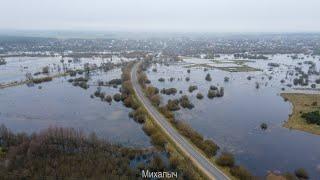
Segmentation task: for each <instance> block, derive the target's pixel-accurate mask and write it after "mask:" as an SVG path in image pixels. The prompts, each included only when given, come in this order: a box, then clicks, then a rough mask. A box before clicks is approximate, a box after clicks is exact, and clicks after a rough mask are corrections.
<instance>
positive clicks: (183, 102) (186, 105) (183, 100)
mask: <svg viewBox="0 0 320 180" xmlns="http://www.w3.org/2000/svg"><path fill="white" fill-rule="evenodd" d="M179 102H180V106H181V107H183V108H188V109H192V108H194V105H193V104H192V103H191V102H190V100H189V98H188V96H186V95H183V96H182V97H181V98H180V99H179Z"/></svg>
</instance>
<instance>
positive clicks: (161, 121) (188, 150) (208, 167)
mask: <svg viewBox="0 0 320 180" xmlns="http://www.w3.org/2000/svg"><path fill="white" fill-rule="evenodd" d="M140 63H141V62H138V63H136V64H135V65H134V66H133V68H132V70H131V81H132V86H133V89H134V90H135V92H136V95H137V97H138V98H139V100H140V102H141V103H142V104H143V105H144V107H145V108H146V110H147V111H148V113H149V114H150V115H151V116H152V118H153V119H154V120H155V122H156V123H157V124H158V125H159V126H160V127H161V128H162V130H163V131H164V132H165V133H166V134H167V135H168V136H169V137H170V138H171V139H172V141H173V142H174V143H175V144H176V145H177V146H178V148H180V150H181V151H182V152H183V153H184V154H185V155H186V156H187V157H188V158H189V159H190V160H191V161H192V162H193V163H194V165H195V166H196V167H198V168H199V169H200V170H201V171H202V172H203V173H204V174H205V175H207V177H208V178H209V179H217V180H225V179H226V180H229V178H228V177H227V176H226V175H225V174H224V173H223V172H222V171H221V170H219V169H218V168H217V167H216V166H214V165H213V164H212V163H211V162H210V161H209V160H208V158H206V157H205V156H204V155H202V154H201V153H200V152H199V151H198V150H197V149H196V148H195V147H193V146H192V145H191V144H190V142H189V141H187V140H186V139H185V138H184V137H183V136H182V135H180V134H179V132H177V130H176V129H174V128H173V127H172V126H171V124H170V123H169V122H168V121H167V120H166V118H165V117H164V116H163V115H162V114H160V113H159V112H158V110H157V109H156V108H155V107H154V106H153V105H152V104H151V102H150V101H149V99H148V98H147V97H146V96H145V94H144V92H143V91H142V88H141V86H140V84H139V83H138V77H137V69H138V66H139V64H140Z"/></svg>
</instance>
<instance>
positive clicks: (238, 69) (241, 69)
mask: <svg viewBox="0 0 320 180" xmlns="http://www.w3.org/2000/svg"><path fill="white" fill-rule="evenodd" d="M184 67H185V68H197V67H198V68H207V69H220V70H222V71H227V72H252V71H261V69H257V68H254V67H250V66H247V65H239V66H226V67H218V66H213V65H209V64H191V65H187V66H184Z"/></svg>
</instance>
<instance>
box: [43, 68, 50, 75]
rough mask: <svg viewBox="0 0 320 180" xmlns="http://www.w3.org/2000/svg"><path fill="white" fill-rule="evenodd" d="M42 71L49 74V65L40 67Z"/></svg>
mask: <svg viewBox="0 0 320 180" xmlns="http://www.w3.org/2000/svg"><path fill="white" fill-rule="evenodd" d="M42 73H43V74H49V66H45V67H43V68H42Z"/></svg>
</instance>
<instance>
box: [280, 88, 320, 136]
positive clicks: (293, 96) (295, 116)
mask: <svg viewBox="0 0 320 180" xmlns="http://www.w3.org/2000/svg"><path fill="white" fill-rule="evenodd" d="M281 96H282V97H283V98H284V99H285V100H287V101H289V102H290V103H291V104H292V106H293V110H292V114H291V115H290V116H289V119H288V120H287V121H286V122H285V123H284V124H283V126H284V127H286V128H290V129H296V130H300V131H305V132H308V133H312V134H317V135H320V126H319V125H316V124H308V123H307V122H306V120H305V119H304V118H302V117H301V116H302V114H303V113H308V112H312V111H319V110H320V94H301V93H282V94H281Z"/></svg>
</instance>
